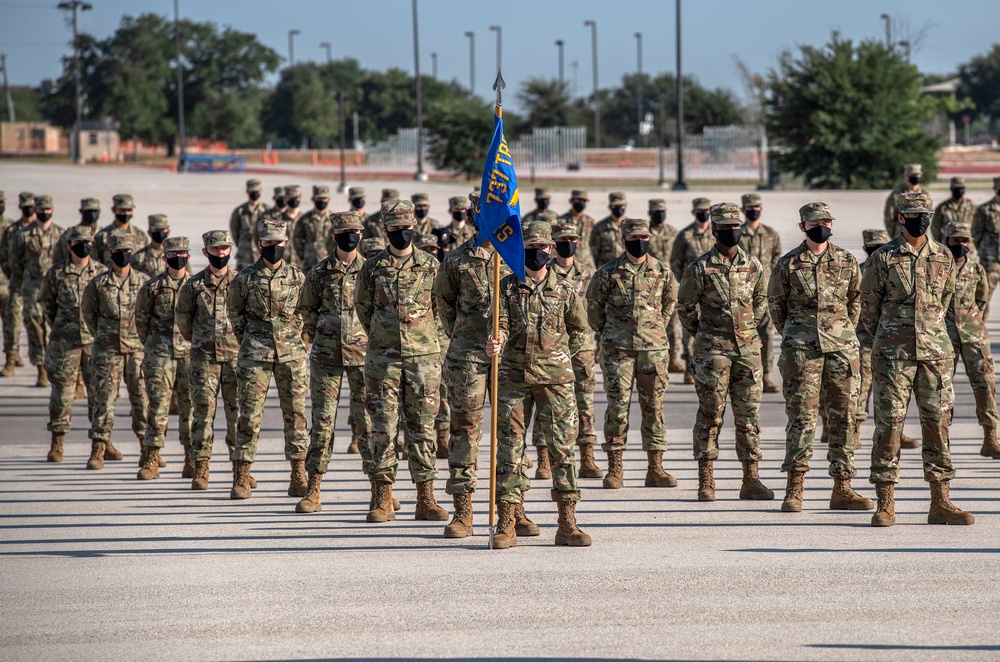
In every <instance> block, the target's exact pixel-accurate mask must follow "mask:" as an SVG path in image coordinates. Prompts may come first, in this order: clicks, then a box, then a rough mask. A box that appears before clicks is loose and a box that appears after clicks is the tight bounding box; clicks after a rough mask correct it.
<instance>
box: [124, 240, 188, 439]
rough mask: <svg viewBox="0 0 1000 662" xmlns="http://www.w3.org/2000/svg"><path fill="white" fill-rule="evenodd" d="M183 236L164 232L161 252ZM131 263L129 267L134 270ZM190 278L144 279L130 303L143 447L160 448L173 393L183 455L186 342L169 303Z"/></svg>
mask: <svg viewBox="0 0 1000 662" xmlns="http://www.w3.org/2000/svg"><path fill="white" fill-rule="evenodd" d="M189 250H190V246H189V243H188V240H187V237H168V238H167V239H166V240H165V241H164V242H163V251H164V253H170V252H173V251H178V252H180V251H189ZM134 268H135V267H133V269H134ZM190 279H191V275H190V274H189V273H188V272H187V270H186V269H185V271H184V275H183V276H181V277H180V278H174V277H173V276H171V275H170V273H169V272H168V271H164V272H163V273H161V274H160V275H158V276H154V277H153V278H150V279H149V280H148V281H146V283H145V284H144V285H143V286H142V289H140V290H139V296H138V297H137V298H136V302H135V321H136V330H137V331H138V333H139V340H141V341H142V342H143V355H144V356H143V360H142V378H143V380H144V381H145V382H146V401H147V402H148V406H147V415H146V436H145V438H144V439H143V445H144V446H146V447H147V448H157V449H160V448H163V446H164V443H165V438H166V431H167V416H168V414H169V412H170V399H171V398H172V397H173V395H174V391H176V392H177V412H178V421H177V427H178V434H179V436H180V442H181V445H182V446H183V447H184V449H185V455H186V457H190V456H189V455H188V449H189V448H190V446H191V383H190V379H189V377H188V369H189V367H190V361H189V354H190V350H191V343H190V342H189V341H188V340H187V339H186V338H184V335H183V334H182V333H181V331H180V326H179V325H178V324H177V320H176V314H175V308H176V305H177V299H178V297H179V294H180V290H181V289H182V288H183V287H184V285H185V284H187V282H188V281H189V280H190Z"/></svg>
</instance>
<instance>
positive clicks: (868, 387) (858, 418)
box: [854, 230, 889, 435]
mask: <svg viewBox="0 0 1000 662" xmlns="http://www.w3.org/2000/svg"><path fill="white" fill-rule="evenodd" d="M862 239H863V241H864V245H865V247H866V248H869V249H870V248H872V247H874V246H879V247H881V246H884V245H886V244H888V243H889V233H887V232H886V231H885V230H865V231H864V234H863V235H862ZM873 252H874V251H873ZM870 261H871V258H870V257H869V258H868V259H867V260H865V261H864V263H862V264H861V266H860V269H861V275H862V276H864V273H865V269H866V268H867V267H868V263H869V262H870ZM858 319H859V323H858V325H857V333H858V343H859V344H860V349H859V352H858V355H859V359H860V365H861V392H860V395H858V406H857V409H856V410H855V412H854V420H855V435H857V431H858V429H859V428H860V427H861V424H862V423H864V422H865V421H866V420H868V401H869V400H870V399H871V394H872V345H873V344H874V343H875V339H874V338H873V337H872V336H871V334H869V333H868V331H866V330H865V327H864V325H862V324H861V323H860V319H861V318H860V315H859V317H858Z"/></svg>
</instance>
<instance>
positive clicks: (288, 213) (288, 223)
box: [273, 184, 302, 271]
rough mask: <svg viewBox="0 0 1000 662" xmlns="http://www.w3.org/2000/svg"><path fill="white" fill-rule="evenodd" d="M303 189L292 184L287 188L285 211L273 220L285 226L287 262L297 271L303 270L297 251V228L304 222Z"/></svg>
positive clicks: (276, 215)
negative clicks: (295, 239) (295, 238)
mask: <svg viewBox="0 0 1000 662" xmlns="http://www.w3.org/2000/svg"><path fill="white" fill-rule="evenodd" d="M301 205H302V187H300V186H299V185H298V184H291V185H289V186H286V187H285V210H284V211H283V212H281V213H280V214H275V215H274V218H273V220H275V221H280V222H281V223H284V224H285V233H286V234H287V235H288V242H287V246H285V255H284V258H285V261H286V262H288V264H290V265H291V266H293V267H295V268H296V269H299V270H300V271H301V270H302V256H301V255H299V254H298V252H297V251H296V250H295V242H294V241H293V238H294V237H295V226H296V225H298V223H299V221H301V220H302V207H301Z"/></svg>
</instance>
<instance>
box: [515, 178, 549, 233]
mask: <svg viewBox="0 0 1000 662" xmlns="http://www.w3.org/2000/svg"><path fill="white" fill-rule="evenodd" d="M541 200H545V209H541V208H540V207H539V201H541ZM551 201H552V191H551V190H550V189H549V188H548V187H547V186H542V187H538V188H536V189H535V208H534V209H532V210H531V211H529V212H528V213H527V214H523V215H522V216H521V226H522V227H524V226H525V225H527V224H528V223H532V222H534V221H538V220H541V219H539V218H538V215H539V214H542V213H546V212H548V211H549V203H550V202H551Z"/></svg>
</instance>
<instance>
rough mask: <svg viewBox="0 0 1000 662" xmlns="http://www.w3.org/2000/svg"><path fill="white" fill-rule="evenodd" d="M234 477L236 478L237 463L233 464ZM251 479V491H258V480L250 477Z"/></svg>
mask: <svg viewBox="0 0 1000 662" xmlns="http://www.w3.org/2000/svg"><path fill="white" fill-rule="evenodd" d="M233 475H234V476H235V475H236V463H235V462H233ZM249 478H250V481H249V482H250V489H251V490H255V489H257V479H256V478H254V477H253V476H252V475H251V476H249Z"/></svg>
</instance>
